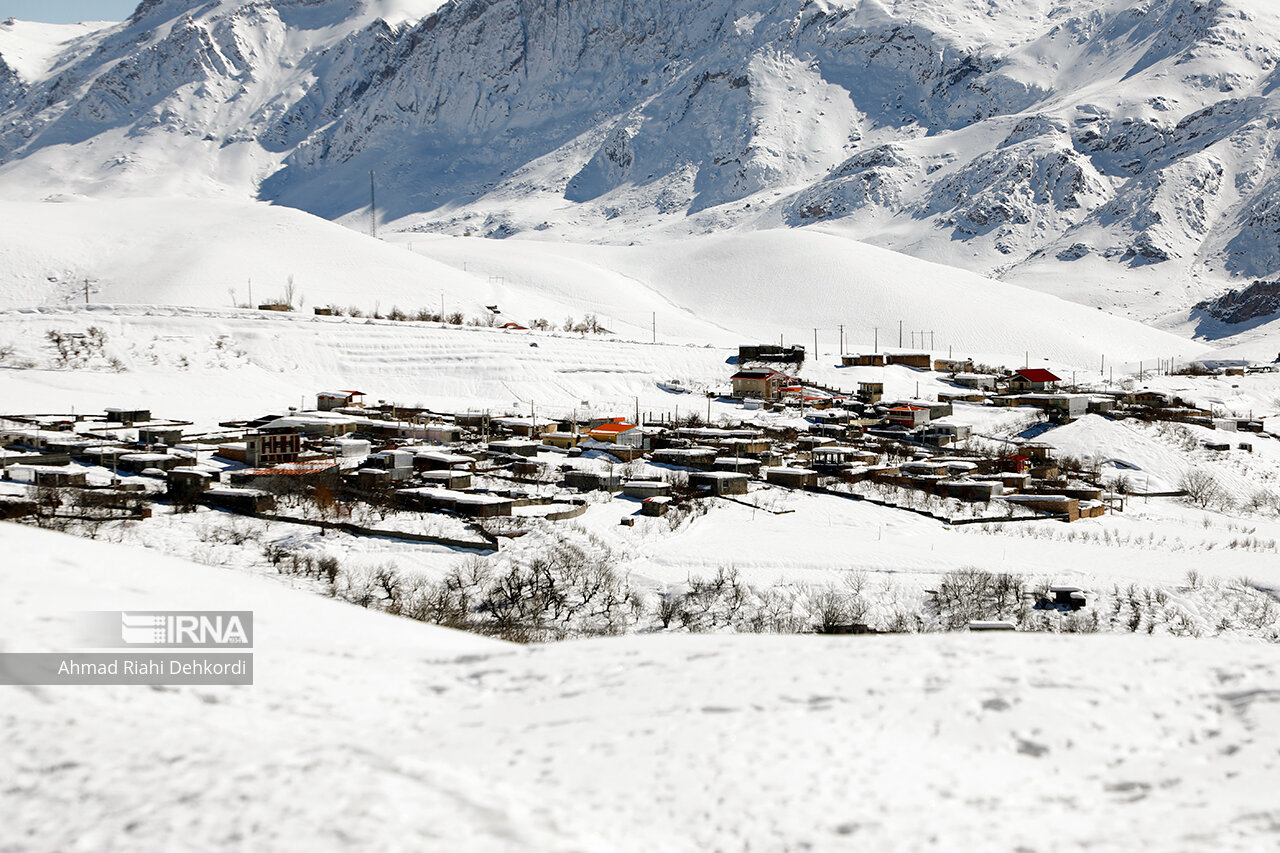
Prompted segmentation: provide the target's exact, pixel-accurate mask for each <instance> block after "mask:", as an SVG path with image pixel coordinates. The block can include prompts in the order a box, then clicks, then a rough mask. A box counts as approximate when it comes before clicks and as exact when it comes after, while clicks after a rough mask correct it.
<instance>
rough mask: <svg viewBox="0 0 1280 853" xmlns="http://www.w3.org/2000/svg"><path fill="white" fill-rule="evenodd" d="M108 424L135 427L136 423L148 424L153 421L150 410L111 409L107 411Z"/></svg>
mask: <svg viewBox="0 0 1280 853" xmlns="http://www.w3.org/2000/svg"><path fill="white" fill-rule="evenodd" d="M106 413H107V423H109V424H120V425H122V426H133V425H134V424H136V423H146V422H147V421H149V420H151V410H150V409H117V408H109V409H107V410H106Z"/></svg>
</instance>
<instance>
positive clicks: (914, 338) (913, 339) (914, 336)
mask: <svg viewBox="0 0 1280 853" xmlns="http://www.w3.org/2000/svg"><path fill="white" fill-rule="evenodd" d="M911 348H912V349H915V348H916V333H915V332H912V333H911Z"/></svg>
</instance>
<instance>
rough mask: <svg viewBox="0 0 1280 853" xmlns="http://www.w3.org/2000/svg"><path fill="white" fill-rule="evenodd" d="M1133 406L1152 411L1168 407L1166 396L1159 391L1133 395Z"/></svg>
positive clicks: (1167, 396) (1144, 391)
mask: <svg viewBox="0 0 1280 853" xmlns="http://www.w3.org/2000/svg"><path fill="white" fill-rule="evenodd" d="M1133 404H1134V405H1135V406H1147V407H1149V408H1152V409H1161V408H1164V407H1165V406H1168V405H1170V399H1169V395H1168V394H1162V393H1160V392H1159V391H1147V390H1143V391H1138V392H1136V393H1135V394H1134V395H1133Z"/></svg>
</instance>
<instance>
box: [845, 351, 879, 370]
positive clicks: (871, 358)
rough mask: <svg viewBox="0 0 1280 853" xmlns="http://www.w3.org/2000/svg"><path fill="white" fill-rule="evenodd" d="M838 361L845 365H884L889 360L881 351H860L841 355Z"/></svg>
mask: <svg viewBox="0 0 1280 853" xmlns="http://www.w3.org/2000/svg"><path fill="white" fill-rule="evenodd" d="M840 363H841V364H843V365H844V366H845V367H884V366H885V365H886V364H888V363H889V360H888V356H886V355H885V354H884V353H882V352H872V353H866V352H860V353H854V354H852V355H845V356H841V357H840Z"/></svg>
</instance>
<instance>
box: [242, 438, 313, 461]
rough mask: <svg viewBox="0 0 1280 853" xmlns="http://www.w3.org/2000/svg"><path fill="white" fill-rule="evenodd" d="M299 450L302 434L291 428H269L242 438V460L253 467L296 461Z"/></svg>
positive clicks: (300, 449) (300, 450)
mask: <svg viewBox="0 0 1280 853" xmlns="http://www.w3.org/2000/svg"><path fill="white" fill-rule="evenodd" d="M301 452H302V436H301V435H299V434H298V433H297V432H295V431H293V430H291V429H271V430H268V431H265V432H260V433H255V434H253V435H247V436H245V438H244V462H245V464H246V465H249V466H250V467H253V468H267V467H270V466H272V465H278V464H280V463H281V462H296V461H298V454H299V453H301Z"/></svg>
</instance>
